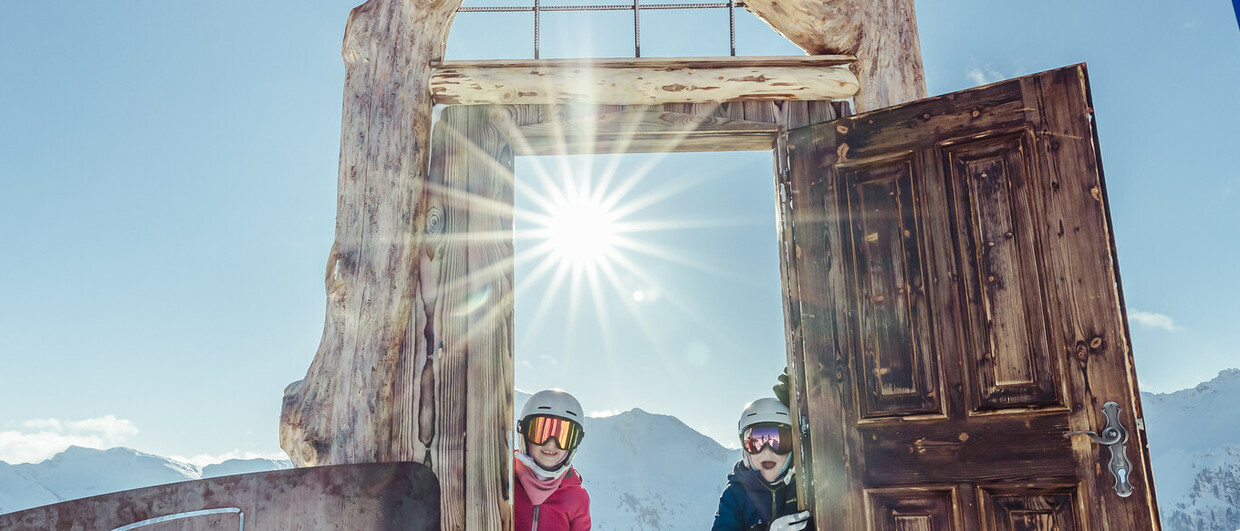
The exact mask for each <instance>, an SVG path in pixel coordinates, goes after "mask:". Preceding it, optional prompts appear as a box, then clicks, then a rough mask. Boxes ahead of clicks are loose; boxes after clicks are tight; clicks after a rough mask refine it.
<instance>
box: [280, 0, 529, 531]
mask: <svg viewBox="0 0 1240 531" xmlns="http://www.w3.org/2000/svg"><path fill="white" fill-rule="evenodd" d="M459 5H460V0H430V1H426V2H412V1H405V0H371V1H369V2H367V3H365V4H363V5H361V6H359V7H357V8H355V9H354V10H353V12H352V13H351V14H350V16H349V22H348V26H347V28H346V31H345V39H344V47H343V56H344V61H345V67H346V78H345V91H344V110H343V118H342V120H341V122H342V123H341V141H340V173H339V185H338V187H339V188H338V199H337V215H336V241H335V243H334V244H333V246H332V250H331V253H330V256H329V258H328V267H327V275H326V279H325V282H326V289H327V310H326V318H325V324H324V330H323V338H322V340H321V342H320V344H319V349H318V352H317V353H316V355H315V358H314V361H313V362H311V365H310V368H309V369H308V370H307V372H306V377H305V378H304V379H302V380H299V381H297V382H294V383H292V384H290V385H289V386H288V387H287V388H286V389H285V396H284V404H283V408H282V411H281V418H280V445H281V447H282V448H283V449H284V450H285V452H287V453H288V454H289V457H290V459H291V460H292V461H293V464H294V465H296V466H314V465H330V464H342V463H365V462H380V461H417V462H421V463H425V464H428V465H430V466H431V468H432V469H433V470H434V471H435V473H436V475H437V476H438V477H439V479H440V482H441V489H442V491H443V492H442V502H443V511H442V519H443V528H444V529H461V528H468V529H501V528H506V527H508V523H507V522H509V521H510V520H511V518H510V516H509V511H510V509H509V504H508V489H507V485H508V476H507V475H508V473H509V472H508V468H507V467H508V461H507V458H508V452H509V450H508V442H507V433H508V430H509V426H508V425H509V424H510V422H511V421H510V420H509V419H511V418H512V413H511V409H512V406H511V400H512V391H511V385H512V383H511V382H512V372H511V371H512V363H511V359H512V344H511V342H512V299H511V283H512V247H511V212H510V211H511V205H512V196H511V193H512V191H511V190H512V188H511V150H509V149H508V148H507V144H506V139H504V138H503V137H502V135H499V134H497V133H495V129H494V128H487V127H484V126H483V125H482V124H481V123H480V122H484V121H486V120H489V115H484V116H480V115H475V114H469V113H466V114H464V115H459V113H458V114H454V116H457V118H453V120H454V121H459V120H467V121H470V122H471V123H469V124H468V125H462V126H460V127H458V128H457V131H460V130H465V129H468V130H470V131H481V132H482V134H485V135H487V137H486V138H482V139H469V138H465V137H463V136H461V134H460V133H459V132H458V133H455V134H453V133H452V132H451V131H450V129H451V128H449V129H446V130H445V131H444V132H443V133H442V134H440V143H441V145H442V146H443V147H444V149H442V150H441V152H442V153H443V156H442V157H439V156H437V157H436V158H438V159H440V160H439V161H438V167H440V168H442V169H443V170H444V173H442V174H441V175H440V176H439V177H438V178H437V179H428V175H427V173H428V167H429V164H428V162H429V160H428V158H429V151H430V149H429V148H430V145H431V131H430V124H431V114H432V113H431V111H432V106H433V102H432V100H431V95H430V90H429V88H428V83H429V79H430V73H431V62H432V61H437V60H440V59H442V56H443V49H444V41H445V38H446V36H447V31H448V27H449V25H450V22H451V20H452V17H453V15H454V14H455V11H456V9H457V7H459ZM480 109H483V111H486V112H489V110H486V109H485V108H480ZM479 112H482V111H479ZM476 122H477V123H476ZM479 148H480V149H479ZM505 153H507V155H506V156H507V159H505V158H504V157H505V155H504V154H505ZM496 160H499V161H503V160H508V163H507V169H504V163H502V162H501V163H500V164H498V165H497V164H496V162H495V161H496ZM433 180H438V182H432V181H433ZM494 205H503V207H502V208H497V207H495V206H494ZM501 235H502V236H501ZM481 396H485V397H486V399H485V400H478V401H475V400H476V399H478V398H479V397H481ZM475 404H477V405H476V407H475V406H474V405H475ZM504 404H507V411H503V409H504ZM467 405H470V407H471V409H468V410H467ZM467 432H468V433H469V438H468V439H467V438H466V437H465V434H466V433H467ZM467 456H468V459H467ZM467 500H468V501H469V502H470V503H468V505H467V503H466V501H467Z"/></svg>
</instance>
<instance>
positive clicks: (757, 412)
mask: <svg viewBox="0 0 1240 531" xmlns="http://www.w3.org/2000/svg"><path fill="white" fill-rule="evenodd" d="M758 424H780V425H784V426H787V427H788V428H789V429H791V428H792V415H791V413H789V411H788V406H785V405H784V403H783V402H780V401H779V399H777V398H759V399H757V400H754V401H753V402H750V403H749V405H746V406H745V410H744V411H742V412H741V419H740V420H739V421H737V423H736V436H737V437H738V438H740V440H741V446H742V450H741V456H742V457H741V459H742V461H743V462H744V463H745V468H748V469H751V470H752V469H753V468H754V467H753V461H752V459H750V455H749V452H747V451H745V450H744V449H743V447H744V445H745V428H748V427H750V426H756V425H758ZM791 457H792V456H789V458H788V460H786V461H784V467H783V469H782V470H780V471H779V476H778V477H777V479H776V480H775V481H776V482H779V481H783V482H784V483H788V482H790V481H792V466H791V465H792V458H791Z"/></svg>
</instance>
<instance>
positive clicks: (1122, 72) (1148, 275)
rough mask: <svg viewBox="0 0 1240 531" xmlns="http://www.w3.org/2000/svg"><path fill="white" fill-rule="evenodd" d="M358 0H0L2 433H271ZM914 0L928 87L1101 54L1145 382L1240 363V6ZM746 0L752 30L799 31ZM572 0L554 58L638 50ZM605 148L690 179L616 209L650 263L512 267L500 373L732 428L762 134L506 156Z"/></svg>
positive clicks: (770, 39) (761, 328) (768, 286)
mask: <svg viewBox="0 0 1240 531" xmlns="http://www.w3.org/2000/svg"><path fill="white" fill-rule="evenodd" d="M506 1H508V0H506ZM472 5H480V4H472ZM352 6H353V3H352V2H344V1H322V2H312V3H294V2H284V1H280V2H275V1H273V2H262V3H252V2H236V1H232V2H228V1H220V2H209V3H198V4H191V3H183V2H173V3H167V2H152V1H137V0H117V1H113V2H107V3H102V4H101V3H88V2H69V1H57V0H53V1H47V2H26V3H11V2H10V3H5V4H4V5H2V6H0V72H2V73H3V74H2V76H3V82H0V235H2V236H3V241H4V246H3V251H2V253H0V257H2V258H3V259H2V260H0V292H2V293H3V294H4V297H3V302H2V303H0V460H4V461H8V462H21V461H29V460H39V459H42V458H45V457H47V456H50V454H51V453H52V452H54V451H56V450H59V449H63V447H64V446H65V445H67V444H70V443H76V444H83V445H94V446H99V447H107V446H113V445H125V446H130V447H133V448H136V449H138V450H141V451H147V452H152V453H157V454H161V455H175V456H181V457H186V458H197V460H198V461H199V462H207V461H210V460H214V459H218V458H220V457H222V456H243V455H246V454H247V453H256V454H264V455H266V454H274V453H278V452H279V450H278V439H277V424H278V415H279V407H280V398H281V396H282V393H283V388H284V386H285V385H287V384H288V383H289V382H292V381H294V380H296V379H299V378H301V377H302V376H303V375H304V374H305V371H306V368H307V367H308V366H309V363H310V360H311V359H312V357H313V355H314V352H315V350H316V348H317V345H318V341H319V338H320V336H321V333H322V323H323V308H324V295H323V287H322V286H323V284H322V270H323V266H324V263H325V261H326V256H327V251H328V249H329V248H330V247H331V242H332V238H333V231H334V222H335V189H336V170H337V157H338V152H339V134H340V133H339V131H340V109H341V93H342V87H343V76H344V69H343V65H342V62H341V59H340V43H341V39H342V37H343V31H344V24H345V20H346V17H347V15H348V11H349V9H350V8H351V7H352ZM917 10H918V13H917V14H918V23H919V31H920V35H921V45H922V53H923V57H924V60H925V65H926V77H927V82H928V86H929V91H930V93H931V94H941V93H945V92H950V91H953V90H959V89H962V88H967V87H971V86H976V85H978V84H983V83H988V82H993V81H997V80H1000V79H1004V78H1009V77H1015V76H1019V75H1024V74H1029V73H1034V72H1038V71H1042V70H1047V69H1051V68H1056V67H1060V66H1064V65H1068V64H1074V63H1078V62H1087V63H1088V65H1089V73H1090V80H1091V83H1092V88H1093V96H1094V102H1095V105H1096V111H1097V120H1098V129H1099V135H1100V137H1101V145H1102V153H1103V163H1104V169H1105V172H1106V178H1107V184H1108V193H1109V194H1110V201H1111V212H1112V217H1113V222H1114V225H1115V233H1116V243H1117V245H1118V247H1119V258H1120V266H1121V271H1122V275H1123V278H1122V280H1123V287H1124V292H1125V296H1126V298H1127V302H1128V308H1129V312H1130V315H1131V316H1132V325H1133V326H1132V335H1133V348H1134V352H1135V355H1136V359H1137V364H1138V365H1137V370H1138V375H1139V377H1140V380H1141V385H1142V389H1143V390H1149V391H1157V392H1163V391H1172V390H1176V389H1180V388H1184V387H1189V386H1192V385H1195V384H1196V383H1198V382H1201V381H1203V380H1206V379H1209V378H1211V377H1212V376H1213V375H1214V374H1216V373H1217V372H1218V371H1219V370H1221V369H1224V368H1228V367H1237V366H1240V352H1238V349H1237V347H1236V346H1235V345H1236V337H1235V333H1234V330H1235V324H1234V323H1235V322H1236V321H1237V317H1240V312H1238V311H1237V310H1236V306H1235V304H1236V302H1235V301H1237V300H1240V287H1237V286H1236V283H1235V282H1233V281H1232V280H1231V275H1230V273H1231V271H1232V270H1234V269H1235V267H1234V265H1233V264H1234V262H1235V260H1236V259H1237V252H1238V250H1240V245H1238V244H1240V236H1238V235H1237V233H1236V227H1240V213H1238V212H1240V209H1238V208H1237V200H1238V199H1237V195H1236V187H1237V186H1238V183H1237V179H1236V174H1237V172H1236V170H1235V169H1234V167H1233V165H1232V164H1230V163H1228V162H1227V159H1226V157H1227V156H1228V155H1230V154H1231V153H1232V152H1233V151H1234V149H1235V146H1236V145H1238V144H1240V127H1238V126H1237V125H1236V124H1237V123H1240V98H1237V97H1236V95H1235V94H1236V89H1235V87H1237V86H1240V60H1237V58H1238V57H1240V30H1238V29H1237V25H1236V18H1235V14H1234V12H1233V10H1232V6H1231V5H1229V3H1228V2H1226V1H1225V0H1209V1H1206V0H1191V1H1186V2H1182V3H1178V4H1176V5H1175V6H1168V5H1167V4H1165V3H1155V2H1150V1H1137V2H1123V3H1121V2H1109V1H1095V2H1070V1H1048V2H1043V3H1041V4H1039V6H1038V8H1037V9H1030V8H1028V6H1025V5H1021V4H1013V3H1009V2H986V1H982V0H977V1H967V2H966V1H960V2H943V1H923V2H920V3H919V4H918V6H917ZM738 15H739V16H738V37H737V48H738V49H737V51H738V54H741V55H779V54H785V55H786V54H795V53H798V52H797V50H796V49H795V48H793V47H792V46H791V45H789V44H788V43H786V42H784V41H783V40H782V39H781V38H780V37H778V36H777V35H775V34H773V33H772V32H770V31H769V30H768V29H766V28H765V26H764V25H762V24H761V23H760V22H757V21H756V20H753V19H752V17H751V16H749V15H747V14H745V13H743V12H740V13H738ZM574 17H584V16H582V15H575V16H570V15H557V16H547V17H546V18H544V20H543V31H544V34H543V39H542V49H543V56H544V57H557V56H558V57H564V56H579V55H597V56H618V55H625V54H630V55H631V52H632V43H631V39H632V35H631V22H630V21H629V19H628V18H627V17H624V16H622V15H620V14H616V13H609V14H603V15H598V16H597V17H598V18H594V19H590V18H574ZM586 29H590V30H591V33H592V37H589V38H587V37H585V36H583V33H582V32H583V31H585V30H586ZM454 30H455V31H454V32H453V34H452V37H451V38H450V40H449V46H448V54H449V59H469V58H482V57H506V56H507V57H517V58H519V57H529V56H530V54H531V51H530V47H531V38H530V36H529V31H530V26H529V19H528V17H523V16H520V15H461V16H460V17H458V20H457V22H456V24H455V26H454ZM471 36H472V37H471ZM642 45H643V46H642V48H643V55H645V56H660V55H662V56H698V55H726V54H727V33H726V16H725V13H724V12H723V11H716V12H711V13H706V14H705V15H701V14H699V15H697V16H696V17H693V16H689V15H686V14H678V13H675V12H662V13H657V14H644V15H643V18H642ZM514 50H515V51H514ZM613 165H616V166H615V167H616V168H617V171H616V172H615V175H616V177H615V179H616V180H614V181H613V183H614V182H628V181H627V180H628V179H636V180H635V181H633V186H632V188H631V189H630V191H629V193H628V194H627V195H626V196H625V198H627V199H626V200H632V199H633V198H640V197H649V194H658V193H660V191H661V190H663V189H664V187H666V186H667V185H668V183H677V184H679V185H681V186H682V189H681V191H680V192H678V193H675V194H671V195H669V196H668V197H667V198H666V199H663V200H661V201H653V202H651V203H649V204H648V205H647V206H645V207H644V208H641V209H638V210H637V211H635V212H632V213H631V214H630V215H629V216H628V217H627V218H626V221H631V222H644V223H656V222H665V223H671V224H672V225H673V226H675V227H677V228H675V229H674V230H662V231H647V232H642V233H634V234H631V235H630V236H631V237H633V238H635V239H637V240H638V241H640V242H642V245H645V246H646V247H647V248H650V249H654V250H655V251H654V254H653V255H652V254H649V253H641V252H629V253H627V254H626V256H629V258H630V260H631V261H632V262H633V264H635V265H636V267H637V268H638V271H639V273H630V274H627V275H624V274H622V275H620V276H619V278H620V279H621V281H622V282H621V285H622V287H623V289H620V290H612V291H610V292H607V291H605V292H600V293H598V294H597V295H592V296H591V297H590V301H591V302H590V304H585V305H582V306H578V307H576V308H575V309H571V311H570V308H572V307H571V306H570V303H569V300H568V298H567V297H568V295H567V293H568V292H567V291H565V290H561V291H560V292H558V293H557V294H552V293H551V292H550V285H549V284H548V283H546V282H545V279H544V281H539V282H526V284H524V287H523V291H522V292H521V293H519V294H518V302H517V308H516V311H517V313H516V327H517V328H516V333H517V337H516V343H517V374H516V378H517V386H518V387H520V388H523V389H527V390H535V389H538V388H542V387H546V386H559V387H564V388H566V389H568V390H570V391H574V392H575V393H577V394H578V395H579V397H580V398H581V399H582V402H583V403H584V405H585V407H586V409H587V410H590V411H595V412H605V411H620V410H626V409H629V408H632V407H641V408H643V409H646V410H649V411H653V412H659V413H668V414H674V415H676V416H678V417H680V418H681V419H683V420H685V421H686V422H687V423H688V424H690V425H691V426H693V427H694V428H697V429H699V430H701V431H703V432H704V433H707V434H709V435H712V436H714V437H716V438H717V439H720V440H722V441H724V442H728V440H729V439H730V437H732V434H731V431H732V427H733V426H734V422H735V416H736V414H737V412H738V411H739V408H740V407H741V406H742V405H743V404H744V403H745V402H746V401H748V400H750V399H752V398H754V397H756V396H758V395H760V394H764V393H766V392H767V391H769V387H770V384H771V380H772V379H773V377H774V375H775V374H777V373H778V371H779V369H780V368H782V366H783V352H784V350H783V349H784V346H783V335H782V315H781V313H780V307H781V306H780V302H779V291H778V290H779V286H778V276H777V273H776V271H777V268H778V262H777V261H776V260H777V258H776V256H775V252H774V249H775V247H774V235H775V227H774V199H773V197H772V185H771V179H772V176H771V173H770V168H771V161H770V155H769V154H768V153H761V152H758V153H741V154H726V155H697V154H687V155H676V156H668V157H661V158H660V157H647V158H643V157H622V158H620V160H617V161H613V160H609V159H605V158H603V157H589V158H586V157H583V158H575V159H573V160H571V161H565V160H556V159H546V158H538V159H534V158H520V159H518V166H517V174H518V179H519V181H518V183H519V184H518V186H519V188H518V193H517V202H518V207H519V208H531V209H532V208H534V207H533V205H534V203H533V200H532V198H533V197H534V196H536V195H537V194H539V193H545V190H543V189H541V188H539V187H540V186H542V185H541V184H539V183H537V182H535V181H534V180H533V179H532V176H536V175H539V172H540V171H543V170H546V171H547V173H548V175H558V177H553V178H552V180H556V179H561V180H563V179H571V178H577V179H589V180H591V182H595V183H597V182H599V181H598V179H601V174H600V173H599V172H595V173H593V174H592V175H593V177H581V175H584V173H582V172H581V171H580V168H581V167H583V166H592V167H593V168H596V169H600V168H607V167H611V166H613ZM563 167H572V168H578V170H577V171H576V172H575V173H569V172H564V171H560V168H563ZM566 175H577V176H578V177H566ZM527 176H530V177H527ZM522 183H525V184H522ZM523 223H526V222H524V221H522V220H521V219H518V221H517V224H518V229H521V228H522V227H525V226H528V224H525V225H523ZM534 244H535V243H534V242H531V241H529V240H525V239H522V240H519V241H518V252H519V253H520V252H522V251H523V250H526V249H529V248H530V247H531V246H532V245H534ZM669 249H671V250H675V251H676V252H675V253H672V254H671V255H670V256H658V254H659V252H658V251H659V250H662V251H666V250H669ZM537 263H538V262H537V260H534V259H531V260H529V261H526V262H524V263H522V264H519V265H518V269H517V274H518V281H519V282H520V281H521V280H522V279H523V278H529V277H530V276H531V274H532V272H533V271H534V269H535V268H536V267H537ZM637 291H641V292H642V296H641V297H640V298H641V300H640V301H637V300H636V298H635V297H634V293H635V292H637ZM625 297H628V299H627V301H626V300H625ZM596 300H597V301H598V304H597V305H595V304H594V302H593V301H596ZM544 306H545V307H546V310H541V311H542V312H544V313H542V314H540V313H539V312H540V308H543V307H544ZM629 308H636V309H637V310H638V311H636V312H633V311H630V309H629ZM600 309H601V310H600ZM600 311H601V312H602V313H603V315H602V316H601V317H600V315H599V312H600ZM570 320H571V321H570ZM568 322H571V323H573V325H572V326H564V325H563V323H568ZM599 367H608V368H610V370H609V371H608V372H607V373H606V375H605V377H604V376H600V373H602V372H603V371H599V370H598V368H599ZM685 395H687V396H691V397H693V398H692V399H689V400H686V399H683V398H679V397H681V396H685Z"/></svg>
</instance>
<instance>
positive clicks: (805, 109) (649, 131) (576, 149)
mask: <svg viewBox="0 0 1240 531" xmlns="http://www.w3.org/2000/svg"><path fill="white" fill-rule="evenodd" d="M847 108H848V104H847V103H846V102H833V101H821V102H803V101H788V100H774V101H747V102H728V103H699V104H677V103H667V104H661V105H586V104H575V105H513V106H509V107H508V109H509V112H508V115H507V119H506V120H505V123H506V124H507V125H506V127H507V128H508V129H507V133H508V135H509V136H510V138H511V142H512V149H513V152H514V154H516V155H564V154H577V153H673V152H704V151H745V150H761V151H765V150H770V149H772V148H773V147H774V144H775V141H776V137H777V136H778V135H779V134H780V132H781V131H784V130H786V129H787V128H789V127H800V126H803V125H806V124H809V123H820V122H824V121H828V120H831V119H833V118H834V117H836V116H839V115H841V114H842V113H843V112H845V111H842V110H841V109H847ZM811 109H813V114H814V116H813V117H811Z"/></svg>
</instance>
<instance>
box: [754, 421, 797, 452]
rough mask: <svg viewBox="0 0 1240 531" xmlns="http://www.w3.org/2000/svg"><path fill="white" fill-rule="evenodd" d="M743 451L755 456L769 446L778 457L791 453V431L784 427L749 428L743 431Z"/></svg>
mask: <svg viewBox="0 0 1240 531" xmlns="http://www.w3.org/2000/svg"><path fill="white" fill-rule="evenodd" d="M743 439H744V442H745V451H747V452H749V453H751V454H756V453H759V452H761V451H762V447H764V446H770V447H771V450H772V451H774V452H775V453H776V454H778V455H784V454H786V453H788V452H791V451H792V430H790V429H788V428H786V427H784V426H751V427H749V428H746V429H745V434H744V437H743Z"/></svg>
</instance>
